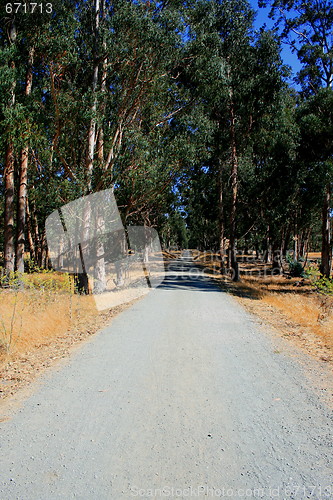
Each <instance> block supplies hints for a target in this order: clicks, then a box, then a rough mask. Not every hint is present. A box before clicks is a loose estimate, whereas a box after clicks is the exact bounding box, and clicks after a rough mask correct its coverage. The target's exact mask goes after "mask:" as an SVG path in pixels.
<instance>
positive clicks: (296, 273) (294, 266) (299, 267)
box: [289, 261, 304, 278]
mask: <svg viewBox="0 0 333 500" xmlns="http://www.w3.org/2000/svg"><path fill="white" fill-rule="evenodd" d="M289 273H290V276H292V277H293V278H302V277H303V276H304V269H303V264H302V262H299V261H290V262H289Z"/></svg>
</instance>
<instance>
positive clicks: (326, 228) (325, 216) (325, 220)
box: [320, 184, 332, 278]
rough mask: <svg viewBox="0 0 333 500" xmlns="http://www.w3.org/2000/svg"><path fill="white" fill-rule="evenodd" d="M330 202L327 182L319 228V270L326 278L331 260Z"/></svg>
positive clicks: (329, 273)
mask: <svg viewBox="0 0 333 500" xmlns="http://www.w3.org/2000/svg"><path fill="white" fill-rule="evenodd" d="M330 202H331V185H330V184H327V186H326V190H325V198H324V204H323V210H322V228H321V234H322V246H321V265H320V272H321V274H322V275H323V276H325V277H326V278H329V277H330V275H331V261H332V248H331V227H330V209H331V206H330V204H331V203H330Z"/></svg>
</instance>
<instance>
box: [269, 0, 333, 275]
mask: <svg viewBox="0 0 333 500" xmlns="http://www.w3.org/2000/svg"><path fill="white" fill-rule="evenodd" d="M267 4H269V5H271V16H272V17H274V16H275V17H276V18H277V25H279V26H281V27H282V32H281V35H282V38H283V39H284V40H285V41H287V42H288V43H289V44H290V45H291V47H292V49H293V50H294V51H295V52H296V53H297V56H298V58H299V60H300V62H301V64H302V69H301V71H300V72H299V73H298V75H297V81H298V82H299V83H300V85H301V87H302V91H301V93H300V97H301V106H302V105H304V106H305V107H304V109H307V108H308V106H307V103H306V102H305V101H306V99H307V98H310V100H311V103H312V105H311V106H310V107H311V112H310V116H309V121H311V120H312V124H314V121H316V120H317V122H318V124H319V122H321V125H319V130H316V129H315V127H312V131H313V135H312V137H309V135H308V134H306V135H307V140H308V141H311V142H313V143H314V149H316V146H315V144H316V140H317V136H318V135H322V134H323V130H322V125H323V124H324V123H326V125H327V127H326V136H327V137H329V136H330V127H331V125H330V119H328V120H325V118H324V115H325V111H327V110H325V105H326V102H327V99H328V100H330V97H329V96H330V94H331V93H332V92H333V90H332V85H333V45H332V44H333V39H332V30H333V2H332V0H316V1H315V2H306V1H304V0H291V1H290V0H274V1H272V2H260V5H262V6H266V5H267ZM322 89H326V90H325V91H324V90H322ZM315 96H316V97H315ZM301 114H303V113H302V112H301ZM315 115H316V116H317V118H316V120H314V117H315ZM327 118H328V117H327ZM302 120H303V123H304V118H302ZM323 146H324V147H325V149H324V150H320V152H319V151H318V150H317V151H318V156H317V158H313V156H312V161H313V162H314V163H315V164H317V165H318V173H319V172H320V173H321V177H322V189H321V194H320V196H321V198H322V234H321V237H322V252H321V253H322V255H321V272H322V274H323V275H325V276H327V277H329V276H330V273H331V264H332V262H331V261H332V244H331V207H332V202H331V194H332V183H333V169H332V152H331V147H330V144H329V142H325V144H324V145H323ZM304 147H305V149H306V145H304ZM302 149H303V146H302ZM300 156H301V157H302V150H301V155H300ZM305 161H306V162H307V163H309V161H308V160H305ZM319 165H320V166H319Z"/></svg>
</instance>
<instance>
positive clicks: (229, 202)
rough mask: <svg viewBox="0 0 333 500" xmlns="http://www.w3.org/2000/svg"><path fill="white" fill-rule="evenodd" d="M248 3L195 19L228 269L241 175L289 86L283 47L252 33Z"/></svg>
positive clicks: (204, 10)
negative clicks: (281, 53) (264, 121)
mask: <svg viewBox="0 0 333 500" xmlns="http://www.w3.org/2000/svg"><path fill="white" fill-rule="evenodd" d="M253 20H254V11H253V10H252V9H251V7H250V5H249V3H248V2H247V1H246V0H228V1H224V2H220V1H214V2H200V3H198V6H197V10H196V12H195V13H194V14H193V16H192V25H191V30H192V32H193V34H192V41H191V46H192V47H191V48H192V57H193V59H194V62H193V65H192V74H191V76H190V78H191V81H192V85H193V86H194V87H195V92H196V93H197V95H200V96H201V99H202V100H203V102H204V104H205V106H206V112H207V114H208V115H209V116H210V119H211V121H212V123H213V127H214V129H215V131H214V133H213V134H212V139H211V142H210V144H209V148H210V150H211V161H213V162H214V163H215V172H216V176H217V185H218V188H219V194H218V200H217V203H218V206H219V216H218V217H219V226H220V244H219V246H220V253H221V257H222V259H223V254H224V242H225V237H226V235H228V236H229V252H228V254H229V255H228V256H229V266H230V267H231V269H232V274H233V279H234V280H238V279H239V273H238V264H237V259H236V239H237V235H239V232H238V227H237V225H238V208H237V207H238V201H239V186H240V180H241V178H242V175H243V174H242V171H247V170H248V169H249V168H250V169H251V165H252V159H251V154H250V152H251V148H252V145H253V141H254V140H255V137H258V131H259V130H260V127H261V126H262V120H261V119H262V117H263V116H267V115H269V113H270V112H273V110H274V103H275V101H276V100H277V99H278V98H279V93H280V92H281V90H282V88H283V86H284V84H283V77H284V68H283V64H282V61H281V58H280V56H279V44H278V41H277V40H276V38H275V37H274V34H273V33H270V32H261V33H259V34H255V33H254V31H253Z"/></svg>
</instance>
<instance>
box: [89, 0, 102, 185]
mask: <svg viewBox="0 0 333 500" xmlns="http://www.w3.org/2000/svg"><path fill="white" fill-rule="evenodd" d="M98 29H99V0H95V26H94V31H95V34H94V37H95V42H94V43H95V47H94V60H95V61H94V68H93V80H92V91H93V104H92V106H91V118H90V125H89V131H88V148H87V157H86V175H87V191H88V193H90V192H91V189H92V184H91V183H92V172H93V162H94V154H95V140H96V111H97V97H96V90H97V84H98V57H97V43H98V42H97V41H98Z"/></svg>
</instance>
